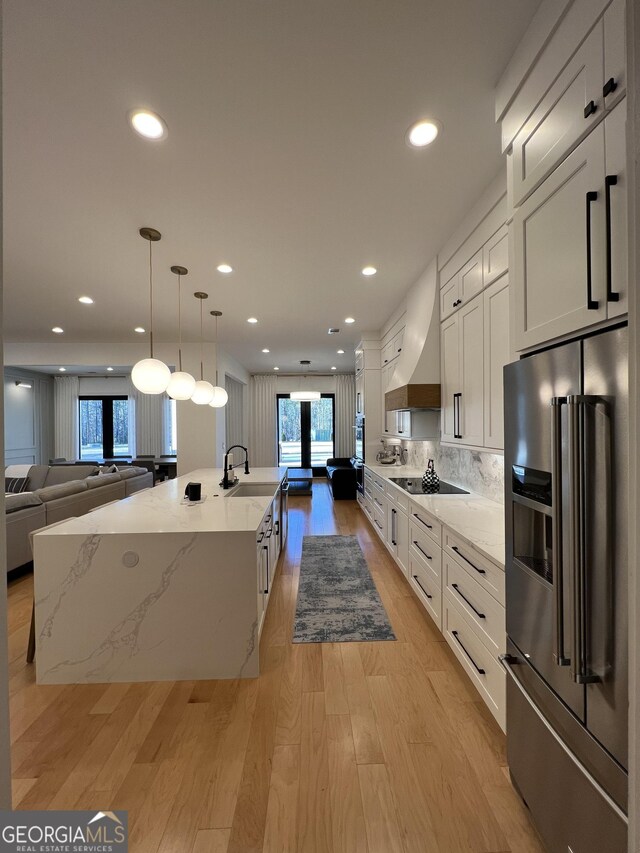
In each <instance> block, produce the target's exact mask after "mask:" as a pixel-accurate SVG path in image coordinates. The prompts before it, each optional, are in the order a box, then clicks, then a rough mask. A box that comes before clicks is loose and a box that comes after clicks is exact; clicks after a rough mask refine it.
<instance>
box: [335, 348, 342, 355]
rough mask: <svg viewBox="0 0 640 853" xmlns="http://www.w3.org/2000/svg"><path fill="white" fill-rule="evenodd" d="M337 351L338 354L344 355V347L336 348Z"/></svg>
mask: <svg viewBox="0 0 640 853" xmlns="http://www.w3.org/2000/svg"><path fill="white" fill-rule="evenodd" d="M336 352H337V353H338V355H344V350H343V349H339V350H336Z"/></svg>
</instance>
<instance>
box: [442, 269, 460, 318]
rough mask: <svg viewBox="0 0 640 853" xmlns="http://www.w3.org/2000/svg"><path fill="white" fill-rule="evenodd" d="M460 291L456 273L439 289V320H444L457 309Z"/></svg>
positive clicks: (458, 273) (458, 274)
mask: <svg viewBox="0 0 640 853" xmlns="http://www.w3.org/2000/svg"><path fill="white" fill-rule="evenodd" d="M459 289H460V272H459V271H458V272H457V273H456V274H455V275H454V276H452V277H451V278H450V279H449V280H448V281H445V283H444V284H443V285H442V287H441V288H440V320H441V321H442V320H446V319H447V317H449V316H450V315H451V314H453V312H454V311H455V310H456V308H458V306H459V304H460V303H459V301H458V291H459Z"/></svg>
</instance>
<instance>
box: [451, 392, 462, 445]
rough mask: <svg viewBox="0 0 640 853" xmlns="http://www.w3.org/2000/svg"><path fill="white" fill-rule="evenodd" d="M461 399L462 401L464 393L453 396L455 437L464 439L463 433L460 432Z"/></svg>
mask: <svg viewBox="0 0 640 853" xmlns="http://www.w3.org/2000/svg"><path fill="white" fill-rule="evenodd" d="M461 399H462V393H461V392H460V391H458V393H457V394H454V395H453V437H454V438H462V433H461V432H460V400H461ZM456 424H457V425H456Z"/></svg>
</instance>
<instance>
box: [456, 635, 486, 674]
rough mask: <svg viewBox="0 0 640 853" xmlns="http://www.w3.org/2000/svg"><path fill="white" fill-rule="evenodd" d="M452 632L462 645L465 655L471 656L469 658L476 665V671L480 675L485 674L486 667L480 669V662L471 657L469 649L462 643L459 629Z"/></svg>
mask: <svg viewBox="0 0 640 853" xmlns="http://www.w3.org/2000/svg"><path fill="white" fill-rule="evenodd" d="M451 633H452V634H453V639H454V640H455V641H456V643H457V644H458V645H459V646H460V648H461V649H462V651H463V652H464V653H465V655H466V656H467V657H468V658H469V660H470V661H471V663H472V664H473V665H474V666H475V668H476V672H477V673H478V675H485V671H484V669H480V667H479V666H478V664H477V663H476V662H475V661H474V659H473V658H472V657H471V655H470V654H469V652H468V651H467V650H466V649H465V647H464V646H463V645H462V642H461V641H460V638H459V637H458V632H457V631H452V632H451Z"/></svg>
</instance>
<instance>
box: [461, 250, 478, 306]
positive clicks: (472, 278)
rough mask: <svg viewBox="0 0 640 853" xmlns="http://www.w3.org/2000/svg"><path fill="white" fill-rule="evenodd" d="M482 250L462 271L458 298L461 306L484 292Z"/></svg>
mask: <svg viewBox="0 0 640 853" xmlns="http://www.w3.org/2000/svg"><path fill="white" fill-rule="evenodd" d="M482 286H483V283H482V249H480V251H479V252H476V254H475V255H474V256H473V257H472V258H471V260H470V261H468V262H467V263H466V264H465V265H464V266H463V267H462V269H461V270H460V278H459V282H458V288H459V290H458V297H459V299H460V304H461V305H466V303H467V302H469V300H471V299H473V297H474V296H477V295H478V293H480V291H481V290H482Z"/></svg>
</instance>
